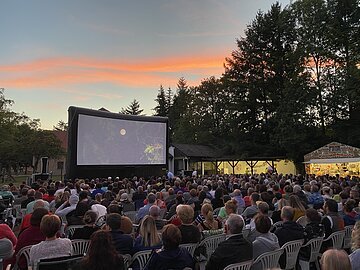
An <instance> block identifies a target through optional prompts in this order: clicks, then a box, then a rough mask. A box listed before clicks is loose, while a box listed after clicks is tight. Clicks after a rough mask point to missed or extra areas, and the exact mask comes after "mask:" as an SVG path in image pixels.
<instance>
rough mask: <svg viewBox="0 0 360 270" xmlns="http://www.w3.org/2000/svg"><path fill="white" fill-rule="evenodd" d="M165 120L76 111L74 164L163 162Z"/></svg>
mask: <svg viewBox="0 0 360 270" xmlns="http://www.w3.org/2000/svg"><path fill="white" fill-rule="evenodd" d="M166 129H167V126H166V123H161V122H146V121H135V120H124V119H115V118H105V117H99V116H90V115H85V114H79V119H78V126H77V153H76V160H77V165H153V164H157V165H161V164H166V138H167V136H166V135H167V134H166V131H167V130H166Z"/></svg>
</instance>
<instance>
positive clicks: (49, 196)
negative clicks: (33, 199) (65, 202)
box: [42, 189, 55, 203]
mask: <svg viewBox="0 0 360 270" xmlns="http://www.w3.org/2000/svg"><path fill="white" fill-rule="evenodd" d="M42 199H43V200H44V201H47V202H48V203H51V202H52V201H53V200H55V190H54V189H49V190H48V193H45V194H44V195H43V198H42Z"/></svg>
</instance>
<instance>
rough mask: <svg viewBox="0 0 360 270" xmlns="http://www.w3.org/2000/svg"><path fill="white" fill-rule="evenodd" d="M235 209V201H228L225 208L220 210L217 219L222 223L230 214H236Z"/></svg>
mask: <svg viewBox="0 0 360 270" xmlns="http://www.w3.org/2000/svg"><path fill="white" fill-rule="evenodd" d="M224 197H225V196H224ZM237 208H238V207H237V201H236V200H235V199H231V200H228V201H227V202H226V203H225V206H224V207H222V208H221V209H220V211H219V215H218V217H219V218H221V219H222V221H223V222H224V221H225V220H226V219H227V218H228V217H229V216H230V215H231V214H236V213H237Z"/></svg>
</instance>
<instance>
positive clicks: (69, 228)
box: [65, 225, 85, 238]
mask: <svg viewBox="0 0 360 270" xmlns="http://www.w3.org/2000/svg"><path fill="white" fill-rule="evenodd" d="M84 226H85V225H70V226H67V227H66V228H65V237H66V238H71V236H72V235H73V234H74V232H75V230H76V229H80V228H83V227H84Z"/></svg>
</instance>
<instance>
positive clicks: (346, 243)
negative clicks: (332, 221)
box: [343, 225, 354, 249]
mask: <svg viewBox="0 0 360 270" xmlns="http://www.w3.org/2000/svg"><path fill="white" fill-rule="evenodd" d="M353 228H354V225H349V226H346V227H345V236H344V245H343V249H350V248H351V232H352V230H353Z"/></svg>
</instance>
